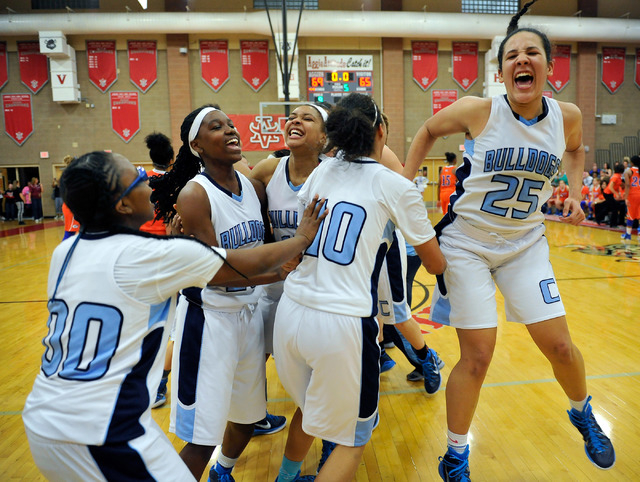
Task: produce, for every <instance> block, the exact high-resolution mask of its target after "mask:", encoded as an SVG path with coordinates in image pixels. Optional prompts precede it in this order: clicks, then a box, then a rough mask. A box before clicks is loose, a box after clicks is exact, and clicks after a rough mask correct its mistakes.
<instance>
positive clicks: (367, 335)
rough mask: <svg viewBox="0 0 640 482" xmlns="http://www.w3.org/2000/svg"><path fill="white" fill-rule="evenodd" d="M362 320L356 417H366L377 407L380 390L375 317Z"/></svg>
mask: <svg viewBox="0 0 640 482" xmlns="http://www.w3.org/2000/svg"><path fill="white" fill-rule="evenodd" d="M361 321H362V379H361V380H360V410H359V412H358V417H359V418H361V419H367V418H369V417H371V416H372V415H373V414H374V413H375V411H376V410H377V409H378V393H379V392H380V345H378V323H377V322H376V320H375V318H373V317H372V316H371V317H368V318H361Z"/></svg>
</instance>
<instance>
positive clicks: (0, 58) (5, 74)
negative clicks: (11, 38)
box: [0, 42, 9, 89]
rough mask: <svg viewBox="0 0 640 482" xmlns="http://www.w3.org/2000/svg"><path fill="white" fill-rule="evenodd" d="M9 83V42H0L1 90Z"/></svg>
mask: <svg viewBox="0 0 640 482" xmlns="http://www.w3.org/2000/svg"><path fill="white" fill-rule="evenodd" d="M8 81H9V59H8V56H7V42H0V89H2V88H3V87H4V86H5V85H6V83H7V82H8Z"/></svg>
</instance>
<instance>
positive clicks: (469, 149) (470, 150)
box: [456, 139, 476, 175]
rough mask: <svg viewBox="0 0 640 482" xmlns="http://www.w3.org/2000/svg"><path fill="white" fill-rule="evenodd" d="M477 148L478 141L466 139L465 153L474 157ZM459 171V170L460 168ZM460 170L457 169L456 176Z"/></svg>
mask: <svg viewBox="0 0 640 482" xmlns="http://www.w3.org/2000/svg"><path fill="white" fill-rule="evenodd" d="M475 148H476V141H475V140H474V139H465V140H464V152H466V153H467V154H469V155H470V156H471V157H473V154H474V153H475ZM458 169H459V168H458ZM458 169H456V175H457V174H458Z"/></svg>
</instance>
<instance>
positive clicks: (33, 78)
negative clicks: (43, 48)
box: [18, 41, 49, 94]
mask: <svg viewBox="0 0 640 482" xmlns="http://www.w3.org/2000/svg"><path fill="white" fill-rule="evenodd" d="M18 61H19V64H20V80H21V81H22V83H23V84H24V85H26V86H27V89H29V90H30V91H31V92H33V93H34V94H37V93H38V92H40V89H42V88H43V87H44V84H46V83H47V82H48V81H49V65H48V64H47V56H46V55H44V54H41V53H40V42H37V41H36V42H18Z"/></svg>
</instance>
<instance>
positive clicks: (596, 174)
mask: <svg viewBox="0 0 640 482" xmlns="http://www.w3.org/2000/svg"><path fill="white" fill-rule="evenodd" d="M589 175H590V176H591V177H593V178H594V179H595V178H596V177H600V168H599V167H598V164H596V163H595V162H594V163H593V166H592V167H591V170H590V171H589Z"/></svg>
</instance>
